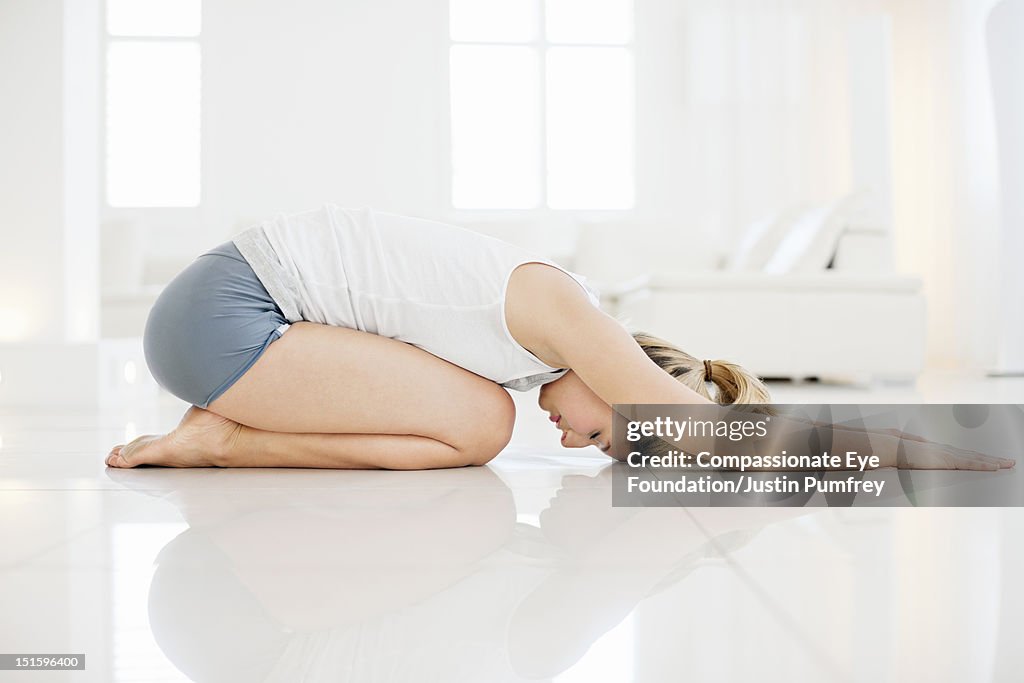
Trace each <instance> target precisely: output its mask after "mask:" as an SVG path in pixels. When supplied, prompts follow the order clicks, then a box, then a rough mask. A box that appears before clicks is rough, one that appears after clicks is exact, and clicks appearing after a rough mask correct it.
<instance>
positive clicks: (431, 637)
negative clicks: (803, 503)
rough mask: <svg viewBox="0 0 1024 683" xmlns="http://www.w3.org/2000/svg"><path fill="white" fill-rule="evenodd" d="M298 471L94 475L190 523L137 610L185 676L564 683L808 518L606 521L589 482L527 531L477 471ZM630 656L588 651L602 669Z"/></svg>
mask: <svg viewBox="0 0 1024 683" xmlns="http://www.w3.org/2000/svg"><path fill="white" fill-rule="evenodd" d="M296 474H297V475H298V478H296V479H295V486H294V487H290V486H289V477H287V476H286V477H281V476H280V475H279V476H277V477H275V479H274V483H273V487H272V488H271V487H267V486H266V482H267V480H266V479H265V478H263V477H261V476H260V473H259V472H258V471H244V470H239V471H234V472H218V473H217V475H218V476H216V477H213V478H208V479H207V480H205V482H204V485H201V486H193V485H182V486H180V487H177V488H168V482H169V481H170V482H173V481H174V478H168V477H167V476H166V470H156V469H154V470H148V469H140V470H112V471H111V472H110V476H111V477H112V478H115V479H116V481H117V482H119V483H121V484H122V485H124V486H126V487H128V488H131V489H136V490H138V491H139V492H140V493H145V494H147V495H156V496H160V497H161V498H163V499H164V500H166V501H169V502H171V503H173V504H174V505H175V506H177V508H178V509H179V511H180V513H181V515H182V516H183V518H184V519H185V521H186V522H187V523H188V525H189V527H188V529H187V530H186V531H184V532H182V533H181V534H179V535H178V536H177V537H175V538H174V539H173V540H172V541H171V542H170V543H168V544H167V545H166V546H165V547H163V549H162V550H160V552H159V554H158V556H157V558H156V571H155V574H154V576H153V581H152V584H151V586H150V589H149V595H148V604H149V616H150V624H151V628H152V631H153V634H154V637H155V639H156V642H157V643H158V645H159V647H160V648H161V649H162V650H163V652H164V654H165V655H166V656H167V657H168V659H169V660H170V661H171V662H172V663H173V664H174V665H175V666H177V667H178V668H179V669H180V670H181V671H182V672H183V673H185V674H186V675H188V676H189V677H190V678H192V679H194V680H246V681H257V680H267V681H296V680H305V681H318V680H353V681H383V680H387V681H417V682H420V681H426V680H437V681H449V682H454V681H520V680H538V679H541V680H545V679H552V678H558V679H559V680H562V679H561V678H559V677H561V676H563V675H569V674H571V673H572V671H573V667H575V666H577V665H579V664H580V663H581V661H582V660H584V659H585V658H586V656H587V653H588V650H590V649H591V646H592V645H593V644H594V643H595V642H596V641H598V640H599V639H600V638H602V636H604V635H605V634H607V633H609V632H611V631H612V630H613V629H615V628H616V627H617V626H619V625H620V624H622V623H623V621H624V620H626V619H627V617H629V615H630V614H631V613H633V611H634V610H635V609H636V608H637V606H638V604H640V603H641V602H643V601H645V600H646V599H656V596H657V595H659V594H660V593H661V592H663V591H665V590H667V589H668V588H670V587H672V586H673V585H675V584H677V583H679V582H681V581H685V580H686V578H687V576H688V575H689V574H690V572H691V571H692V569H693V568H694V567H697V566H699V564H700V563H701V562H704V561H707V560H708V558H715V557H721V556H722V555H723V554H724V553H728V552H730V551H733V550H735V549H737V548H739V547H742V546H743V545H744V544H745V543H746V542H747V541H748V540H749V539H750V538H752V537H753V536H754V535H755V534H757V532H758V530H759V529H760V528H761V527H763V526H765V525H766V524H770V523H772V522H774V521H778V520H782V519H787V518H792V517H795V516H799V515H803V514H808V513H809V512H811V511H809V510H807V509H802V508H779V509H770V510H765V509H756V510H752V509H747V510H744V509H739V508H730V509H713V508H706V509H690V510H685V509H671V508H669V509H644V508H612V507H611V506H610V500H611V491H610V486H611V471H610V469H609V468H605V469H603V470H601V471H600V472H598V473H597V474H596V475H595V476H585V475H566V476H564V477H563V478H562V482H561V487H560V489H559V490H558V492H557V494H556V495H555V496H554V498H553V499H552V500H551V503H550V505H549V506H548V507H547V509H545V510H544V511H543V512H542V513H541V514H540V516H539V520H540V526H539V528H538V527H536V526H532V525H527V524H522V523H517V521H516V508H515V504H514V499H513V496H512V492H511V490H510V489H509V487H508V486H506V484H505V483H504V482H503V481H502V479H501V478H500V477H499V476H498V475H497V474H496V473H495V472H494V471H493V470H492V469H490V468H470V469H460V470H445V471H436V472H420V473H415V474H414V476H404V475H402V474H398V475H396V473H373V472H362V473H347V474H351V475H353V476H348V477H344V478H332V480H331V481H332V485H331V486H330V488H325V487H324V484H323V481H322V480H321V484H320V487H319V488H310V487H308V486H307V485H306V484H308V481H309V480H308V479H307V478H305V477H303V476H302V473H296ZM180 481H182V482H183V483H184V482H186V481H192V482H195V481H200V480H197V479H193V478H189V479H188V480H185V479H182V480H180ZM620 640H621V639H620ZM629 645H630V644H629V643H625V642H620V643H619V647H618V648H617V649H618V652H614V653H609V652H604V653H596V654H600V656H603V657H604V659H605V661H606V662H608V666H611V665H612V660H614V659H615V658H616V657H617V658H631V657H632V656H633V655H632V647H631V646H629ZM609 655H611V657H609ZM621 663H622V664H626V666H624V667H622V668H621V669H620V670H622V671H623V672H630V671H631V670H632V669H633V666H632V665H631V662H630V663H627V662H621ZM627 675H628V673H627ZM566 680H568V678H566ZM620 680H621V679H620Z"/></svg>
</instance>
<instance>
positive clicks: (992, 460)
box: [880, 429, 1017, 471]
mask: <svg viewBox="0 0 1024 683" xmlns="http://www.w3.org/2000/svg"><path fill="white" fill-rule="evenodd" d="M880 433H883V434H888V435H889V436H895V437H899V438H900V439H901V442H900V447H899V449H898V450H897V455H896V461H895V462H894V463H893V464H894V465H895V466H896V467H898V468H899V469H901V470H989V471H993V470H998V469H1007V468H1010V467H1013V466H1014V465H1015V464H1017V461H1016V460H1013V459H1012V458H1000V457H996V456H992V455H985V454H984V453H978V452H977V451H971V450H967V449H964V448H957V447H956V446H950V445H948V444H941V443H935V442H933V441H928V440H926V439H924V438H922V437H920V436H915V435H913V434H903V433H901V432H900V431H899V430H896V429H887V430H883V431H882V432H880Z"/></svg>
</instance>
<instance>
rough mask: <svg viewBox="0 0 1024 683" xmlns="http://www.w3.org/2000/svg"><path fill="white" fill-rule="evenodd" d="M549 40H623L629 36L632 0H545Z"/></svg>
mask: <svg viewBox="0 0 1024 683" xmlns="http://www.w3.org/2000/svg"><path fill="white" fill-rule="evenodd" d="M544 11H545V16H546V23H547V36H548V40H549V41H551V42H552V43H598V44H609V43H610V44H617V45H621V44H622V43H627V42H629V41H630V40H632V37H633V1H632V0H547V4H546V5H545V8H544Z"/></svg>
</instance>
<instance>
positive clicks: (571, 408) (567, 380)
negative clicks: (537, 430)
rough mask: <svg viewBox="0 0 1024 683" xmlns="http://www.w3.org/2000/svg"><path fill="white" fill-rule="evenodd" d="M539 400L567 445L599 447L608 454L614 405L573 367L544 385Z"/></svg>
mask: <svg viewBox="0 0 1024 683" xmlns="http://www.w3.org/2000/svg"><path fill="white" fill-rule="evenodd" d="M537 403H538V405H540V408H541V410H545V411H547V412H548V414H549V417H550V419H551V421H552V422H554V423H555V426H556V427H558V429H560V430H562V445H563V446H564V447H566V448H583V447H584V446H597V447H598V448H600V449H601V450H602V451H604V452H605V453H607V452H608V450H609V448H611V442H612V407H611V406H610V405H608V404H607V403H605V402H604V401H602V400H601V398H600V397H599V396H598V395H597V394H595V393H594V392H593V391H591V390H590V387H588V386H587V385H586V384H584V383H583V380H581V379H580V378H579V376H578V375H577V374H576V373H575V372H573V371H572V370H569V371H568V372H566V373H565V374H564V375H562V376H561V377H559V378H558V379H556V380H555V381H554V382H549V383H548V384H545V385H543V386H542V387H541V388H540V398H539V399H538V401H537Z"/></svg>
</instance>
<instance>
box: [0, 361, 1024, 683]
mask: <svg viewBox="0 0 1024 683" xmlns="http://www.w3.org/2000/svg"><path fill="white" fill-rule="evenodd" d="M774 395H775V398H776V400H777V401H779V402H826V401H832V402H857V403H903V402H925V403H973V402H993V403H1024V378H1018V379H981V378H975V379H971V378H964V377H957V376H954V375H930V376H926V377H923V378H922V379H921V380H920V381H919V382H918V383H917V384H916V385H915V386H907V385H905V386H882V387H873V388H864V387H860V388H856V387H854V388H849V387H847V388H844V387H829V386H822V385H817V384H803V385H777V386H775V387H774ZM517 400H518V402H519V408H520V424H519V426H518V427H517V432H516V436H515V438H514V440H513V443H512V445H511V446H510V447H509V449H508V450H507V452H506V453H504V454H503V455H501V456H500V457H499V458H498V459H497V460H496V461H494V463H493V465H492V466H490V467H485V468H473V469H464V470H447V471H434V472H343V471H331V470H217V469H202V470H172V469H161V468H146V469H140V470H130V471H129V470H108V469H106V468H105V467H104V465H103V457H104V455H105V454H106V452H107V450H108V448H109V446H110V445H111V444H113V443H116V442H120V441H121V440H123V438H124V437H125V436H126V432H127V436H133V435H134V433H135V432H136V431H138V432H154V431H165V430H167V429H169V428H170V427H172V426H173V425H174V424H175V423H176V421H177V419H178V417H179V416H180V413H181V412H182V410H183V405H181V404H179V403H177V402H175V401H172V400H168V399H163V400H160V401H155V402H152V403H149V404H138V405H134V406H132V407H131V408H125V409H116V410H115V409H107V410H85V411H51V412H38V411H28V410H25V411H6V412H3V413H0V439H2V441H0V652H6V653H19V652H20V653H41V654H42V653H46V654H53V653H64V652H67V653H85V655H86V669H85V670H84V671H77V672H20V673H14V672H0V680H2V681H119V682H120V681H185V680H197V681H244V682H252V681H264V680H266V681H288V682H291V681H358V682H370V681H389V682H394V681H415V682H416V683H420V682H423V681H443V682H445V683H455V682H458V681H471V682H473V683H478V682H479V683H489V682H491V681H521V680H545V681H558V682H559V683H566V682H569V681H586V682H588V683H590V682H600V681H614V682H616V683H629V682H637V683H640V682H643V683H653V682H662V681H681V680H693V681H748V680H757V681H776V680H777V681H872V682H875V681H900V682H904V681H927V682H929V683H931V682H934V681H1011V680H1013V681H1016V680H1020V675H1021V674H1020V672H1021V671H1022V670H1024V648H1021V647H1020V643H1021V641H1022V639H1024V622H1022V621H1021V620H1020V619H1019V615H1020V614H1021V613H1022V610H1024V588H1022V586H1021V581H1020V577H1021V576H1024V544H1022V543H1021V541H1020V539H1021V538H1022V537H1024V513H1022V509H1021V508H972V509H962V508H961V509H954V508H924V509H921V508H919V509H912V508H871V509H868V508H855V509H827V508H802V509H779V508H773V509H741V508H718V509H716V508H690V509H625V508H612V507H611V506H610V492H609V476H608V470H607V468H606V466H607V464H608V461H607V460H606V459H605V458H604V456H602V455H601V454H600V453H598V452H597V451H596V450H592V451H590V452H585V451H563V450H562V449H561V448H560V447H559V445H558V442H557V438H556V437H557V432H555V430H553V429H552V427H551V425H550V423H548V422H547V421H546V420H545V415H544V414H543V413H541V412H540V411H538V410H537V409H536V408H534V401H535V400H536V394H535V393H531V394H526V395H523V396H518V397H517Z"/></svg>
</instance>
